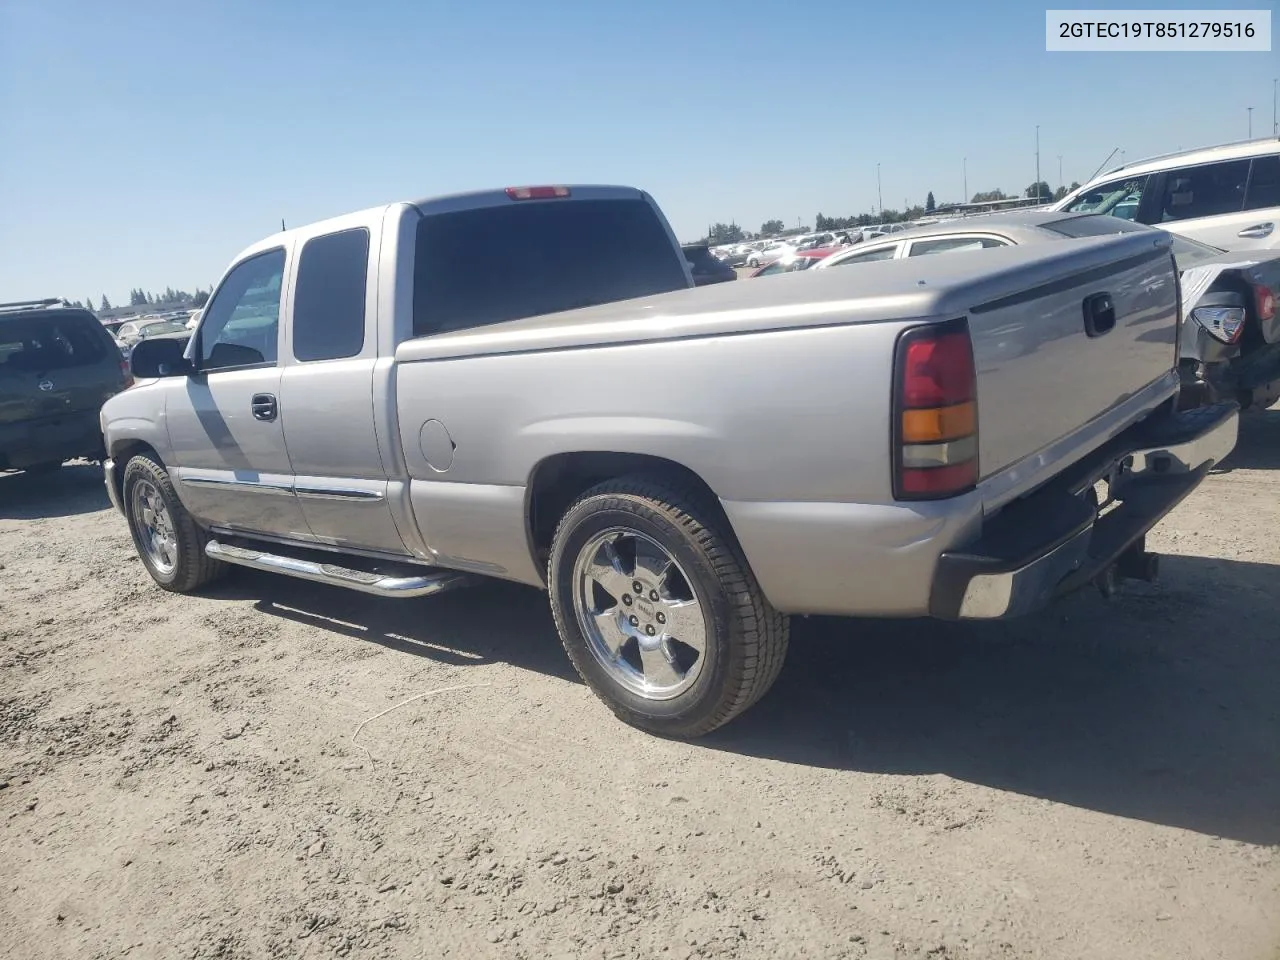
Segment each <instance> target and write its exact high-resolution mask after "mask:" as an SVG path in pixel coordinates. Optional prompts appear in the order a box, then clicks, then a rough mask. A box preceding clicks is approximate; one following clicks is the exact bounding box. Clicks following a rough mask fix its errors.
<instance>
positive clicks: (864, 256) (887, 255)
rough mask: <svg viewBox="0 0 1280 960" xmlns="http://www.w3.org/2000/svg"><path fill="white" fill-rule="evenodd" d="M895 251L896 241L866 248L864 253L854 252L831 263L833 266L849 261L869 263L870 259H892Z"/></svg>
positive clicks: (896, 247)
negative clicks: (870, 248) (869, 248)
mask: <svg viewBox="0 0 1280 960" xmlns="http://www.w3.org/2000/svg"><path fill="white" fill-rule="evenodd" d="M897 252H898V245H897V244H896V243H892V244H890V245H889V246H887V247H880V248H879V249H877V250H868V251H867V252H866V253H855V254H853V255H852V256H848V257H845V258H844V259H842V260H834V261H832V263H831V265H832V266H833V267H843V266H844V265H845V264H849V263H870V262H871V261H872V260H892V259H893V256H894V254H896V253H897Z"/></svg>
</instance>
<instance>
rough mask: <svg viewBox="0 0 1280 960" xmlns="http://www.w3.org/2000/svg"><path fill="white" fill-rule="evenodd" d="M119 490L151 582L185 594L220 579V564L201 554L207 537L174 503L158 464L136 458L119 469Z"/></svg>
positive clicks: (165, 473)
mask: <svg viewBox="0 0 1280 960" xmlns="http://www.w3.org/2000/svg"><path fill="white" fill-rule="evenodd" d="M122 486H123V494H124V496H123V499H122V503H123V505H124V514H125V518H126V519H127V520H128V522H129V532H130V533H131V534H132V535H133V545H134V547H135V548H136V549H137V551H138V557H139V558H140V559H141V560H142V565H143V566H144V567H146V568H147V572H148V573H149V574H151V579H153V580H154V581H155V582H156V583H157V584H159V585H160V586H161V587H162V588H163V589H165V590H169V591H172V592H173V593H190V592H191V591H192V590H196V589H198V588H200V587H202V586H204V585H205V584H208V583H212V582H213V581H214V580H217V579H218V578H219V577H221V576H223V575H225V574H226V572H227V567H226V564H224V563H222V562H221V561H219V560H214V559H213V558H212V557H209V556H208V555H206V554H205V552H204V546H205V544H206V543H207V542H208V537H206V536H205V533H204V531H203V530H201V529H200V527H199V525H198V524H197V523H196V522H195V519H194V518H193V517H192V516H191V514H189V513H188V512H187V508H186V507H184V506H183V505H182V501H181V500H179V499H178V495H177V493H175V492H174V489H173V481H172V480H171V479H170V477H169V473H168V471H167V470H165V468H164V465H163V464H161V463H160V462H159V461H158V460H156V459H155V458H154V457H152V456H151V455H149V454H145V453H142V454H138V455H137V456H135V457H133V458H132V459H130V460H129V462H128V463H127V464H126V465H125V468H124V481H123V484H122Z"/></svg>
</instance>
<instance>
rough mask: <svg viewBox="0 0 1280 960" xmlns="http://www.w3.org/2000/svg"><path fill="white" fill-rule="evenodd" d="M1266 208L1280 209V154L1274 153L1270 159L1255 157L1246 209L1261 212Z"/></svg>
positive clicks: (1245, 204)
mask: <svg viewBox="0 0 1280 960" xmlns="http://www.w3.org/2000/svg"><path fill="white" fill-rule="evenodd" d="M1264 207H1280V154H1275V153H1273V154H1272V155H1271V156H1269V157H1255V158H1254V160H1253V171H1252V172H1251V173H1250V174H1249V189H1248V191H1247V192H1246V193H1245V198H1244V208H1245V209H1246V210H1261V209H1263V208H1264Z"/></svg>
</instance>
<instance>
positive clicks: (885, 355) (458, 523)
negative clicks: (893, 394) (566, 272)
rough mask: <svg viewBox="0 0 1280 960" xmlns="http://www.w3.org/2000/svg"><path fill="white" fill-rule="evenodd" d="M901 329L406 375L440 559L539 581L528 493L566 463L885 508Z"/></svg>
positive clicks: (709, 341)
mask: <svg viewBox="0 0 1280 960" xmlns="http://www.w3.org/2000/svg"><path fill="white" fill-rule="evenodd" d="M899 329H900V325H898V324H884V325H862V326H830V327H820V328H805V329H794V330H783V331H775V332H768V333H754V334H745V335H739V336H718V337H705V338H696V339H686V340H665V341H653V342H646V343H636V344H626V345H609V346H599V347H591V348H583V349H578V350H558V351H554V352H552V351H544V352H531V353H514V354H498V355H487V356H479V357H469V358H460V359H450V360H440V361H417V362H410V363H403V364H397V366H396V368H395V369H396V374H397V376H396V389H395V395H396V396H397V406H398V410H399V424H400V430H401V444H402V447H403V449H404V455H405V459H406V463H407V467H408V472H409V476H410V478H411V479H410V491H411V501H412V505H413V511H414V515H415V516H416V518H417V522H418V524H419V526H420V528H421V530H422V532H423V536H424V539H425V541H426V543H427V545H428V547H429V549H430V551H431V553H432V554H433V556H434V557H435V558H436V560H437V562H440V563H443V564H446V565H449V566H454V567H457V568H460V569H470V570H475V571H477V572H481V573H486V574H491V575H495V576H501V577H506V578H509V579H514V580H519V581H522V582H526V583H531V584H539V583H541V582H542V576H543V571H542V570H541V569H539V568H538V567H537V566H536V565H535V562H534V560H533V552H532V550H531V548H530V544H529V542H528V539H527V536H526V522H525V510H526V500H525V498H526V489H527V485H528V483H529V481H530V478H531V476H532V474H533V472H534V471H535V469H536V468H537V466H538V464H539V463H541V462H542V461H543V460H545V459H546V458H548V457H551V456H554V455H556V454H561V453H573V452H594V451H598V452H616V453H633V454H645V455H650V456H654V457H660V458H663V459H666V460H671V461H674V462H676V463H679V464H681V465H682V466H685V467H687V468H688V469H690V470H692V471H694V472H695V473H697V474H698V475H699V476H700V477H702V479H703V480H705V481H706V483H707V484H708V485H709V486H710V487H711V489H712V490H713V491H714V492H715V494H716V495H717V496H718V497H720V498H721V499H722V500H723V501H726V502H729V501H745V502H753V501H780V500H792V501H825V502H832V503H835V502H839V501H850V500H860V501H861V502H864V503H869V502H875V501H882V502H888V501H889V500H890V499H891V496H892V493H891V483H890V476H889V463H890V460H889V432H888V428H889V400H890V389H891V378H892V369H891V367H892V364H891V363H890V362H889V357H890V356H891V351H892V348H893V343H894V340H895V337H896V335H897V332H898V330H899ZM433 420H434V421H438V423H439V424H441V425H443V426H444V428H445V429H446V430H447V432H448V438H449V439H447V440H444V442H443V449H445V450H447V445H448V443H449V442H450V441H451V442H452V443H453V444H454V449H453V452H452V462H451V463H448V464H447V469H444V470H439V469H436V467H439V466H441V465H442V463H441V459H442V458H441V455H440V453H439V451H440V450H441V449H442V445H441V440H440V435H439V429H438V428H437V427H436V426H435V425H432V426H430V427H426V429H425V430H424V427H425V426H426V425H427V424H428V422H429V421H433ZM424 441H425V442H424ZM424 447H426V448H427V450H428V451H430V453H431V454H432V457H433V462H434V463H435V465H436V466H435V467H433V465H432V463H429V462H428V460H427V454H425V453H424ZM444 456H445V457H446V458H447V456H448V454H447V453H446V454H444ZM753 563H754V561H753Z"/></svg>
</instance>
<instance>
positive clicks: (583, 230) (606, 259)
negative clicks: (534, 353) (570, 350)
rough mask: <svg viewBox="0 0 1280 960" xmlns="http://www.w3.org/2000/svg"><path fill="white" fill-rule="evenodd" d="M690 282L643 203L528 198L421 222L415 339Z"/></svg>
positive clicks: (658, 223)
mask: <svg viewBox="0 0 1280 960" xmlns="http://www.w3.org/2000/svg"><path fill="white" fill-rule="evenodd" d="M686 286H688V281H687V279H686V276H685V272H684V265H683V264H682V263H681V259H680V256H679V254H678V253H677V251H676V249H675V247H674V246H673V244H672V243H671V239H670V237H669V235H668V234H667V232H666V230H665V229H664V228H663V225H662V221H661V220H660V219H659V218H658V216H657V214H656V213H655V212H654V210H653V208H652V207H651V206H650V205H649V204H647V203H645V202H644V201H642V200H573V199H569V200H524V201H512V202H511V203H509V204H503V205H501V206H497V207H486V208H482V209H478V210H460V211H457V212H455V213H437V214H431V215H428V216H426V217H424V218H423V219H422V221H421V222H420V223H419V224H418V236H417V250H416V259H415V265H414V290H413V301H414V302H413V332H414V335H415V336H423V335H426V334H432V333H441V332H445V331H450V330H465V329H468V328H471V327H478V326H483V325H485V324H490V323H501V322H502V321H504V320H517V319H520V318H521V317H532V316H538V315H540V314H545V313H555V312H558V311H561V310H571V309H574V308H577V307H587V306H592V305H593V304H598V303H609V302H612V301H616V300H629V299H631V298H633V297H645V296H649V295H650V294H655V293H665V292H667V291H669V290H678V289H682V288H684V287H686Z"/></svg>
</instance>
